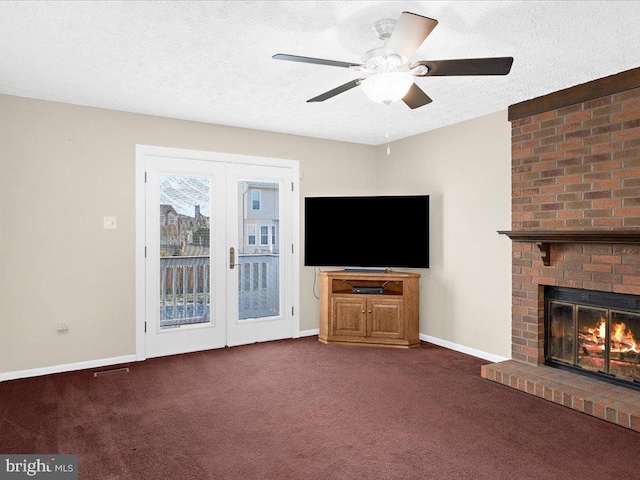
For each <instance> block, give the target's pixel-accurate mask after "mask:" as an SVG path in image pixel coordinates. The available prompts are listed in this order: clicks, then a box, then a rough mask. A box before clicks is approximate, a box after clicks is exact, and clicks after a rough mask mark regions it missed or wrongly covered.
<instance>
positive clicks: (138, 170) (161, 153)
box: [135, 145, 300, 361]
mask: <svg viewBox="0 0 640 480" xmlns="http://www.w3.org/2000/svg"><path fill="white" fill-rule="evenodd" d="M147 156H154V157H166V158H175V159H188V160H203V161H209V162H224V163H235V164H244V165H265V166H274V167H284V168H290V169H291V178H292V188H293V191H294V192H299V191H300V190H299V188H300V180H299V179H300V165H299V162H298V161H297V160H287V159H280V158H270V157H257V156H252V155H238V154H231V153H218V152H207V151H202V150H186V149H181V148H170V147H157V146H152V145H136V164H135V205H136V206H135V214H136V218H135V228H136V232H135V234H136V235H135V238H136V245H135V262H136V267H135V273H136V286H135V292H136V360H137V361H141V360H145V359H146V358H147V355H146V342H145V321H146V301H145V298H146V297H145V295H146V294H145V249H146V238H145V230H146V228H145V176H146V173H145V165H146V160H147V159H146V157H147ZM292 207H293V208H292V217H293V218H292V224H293V232H291V238H292V245H293V248H292V251H293V252H295V253H294V254H293V258H292V270H291V273H292V287H291V288H292V299H291V302H292V305H291V306H292V307H293V312H294V314H293V315H292V323H293V338H298V337H299V336H300V282H299V279H300V253H299V252H300V247H299V245H300V195H299V194H296V195H293V206H292ZM283 308H284V306H283Z"/></svg>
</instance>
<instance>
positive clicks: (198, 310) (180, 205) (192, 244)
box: [158, 175, 211, 330]
mask: <svg viewBox="0 0 640 480" xmlns="http://www.w3.org/2000/svg"><path fill="white" fill-rule="evenodd" d="M158 185H159V196H160V259H159V260H160V285H159V288H160V295H159V301H160V307H159V309H158V310H159V315H158V321H159V325H160V330H166V329H175V328H180V327H184V326H187V325H197V324H200V325H202V324H209V323H210V322H211V318H210V301H211V296H210V292H211V288H210V287H211V285H210V275H209V273H210V260H209V245H210V237H209V235H210V217H211V182H210V180H209V178H208V177H192V176H175V175H159V176H158Z"/></svg>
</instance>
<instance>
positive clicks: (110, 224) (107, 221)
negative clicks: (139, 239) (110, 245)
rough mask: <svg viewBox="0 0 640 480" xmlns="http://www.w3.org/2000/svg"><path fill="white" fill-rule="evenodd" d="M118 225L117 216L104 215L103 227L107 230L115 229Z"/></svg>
mask: <svg viewBox="0 0 640 480" xmlns="http://www.w3.org/2000/svg"><path fill="white" fill-rule="evenodd" d="M117 227H118V223H117V217H103V219H102V228H104V229H105V230H115V229H116V228H117Z"/></svg>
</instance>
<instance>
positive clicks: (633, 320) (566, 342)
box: [544, 287, 640, 390]
mask: <svg viewBox="0 0 640 480" xmlns="http://www.w3.org/2000/svg"><path fill="white" fill-rule="evenodd" d="M544 294H545V363H546V364H548V365H552V366H557V367H561V368H568V369H571V370H577V371H579V372H581V373H585V374H589V375H594V376H597V377H600V378H602V379H604V380H607V381H611V382H614V383H618V384H621V385H625V386H629V387H632V388H636V389H638V390H640V297H639V296H635V295H627V294H620V293H610V292H596V291H591V290H581V289H574V288H564V287H545V292H544Z"/></svg>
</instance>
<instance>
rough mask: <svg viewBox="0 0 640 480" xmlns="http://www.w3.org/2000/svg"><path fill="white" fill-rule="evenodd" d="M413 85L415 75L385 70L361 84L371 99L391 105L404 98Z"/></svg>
mask: <svg viewBox="0 0 640 480" xmlns="http://www.w3.org/2000/svg"><path fill="white" fill-rule="evenodd" d="M411 85H413V77H412V76H411V75H409V74H408V73H406V72H383V73H377V74H375V75H372V76H371V77H369V78H367V79H365V80H364V81H363V82H362V83H361V85H360V86H361V87H362V91H363V92H364V93H365V95H366V96H367V97H369V99H370V100H373V101H374V102H378V103H384V104H387V105H389V104H391V103H394V102H397V101H398V100H402V98H403V97H404V96H405V95H406V94H407V92H408V91H409V89H410V88H411Z"/></svg>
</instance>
